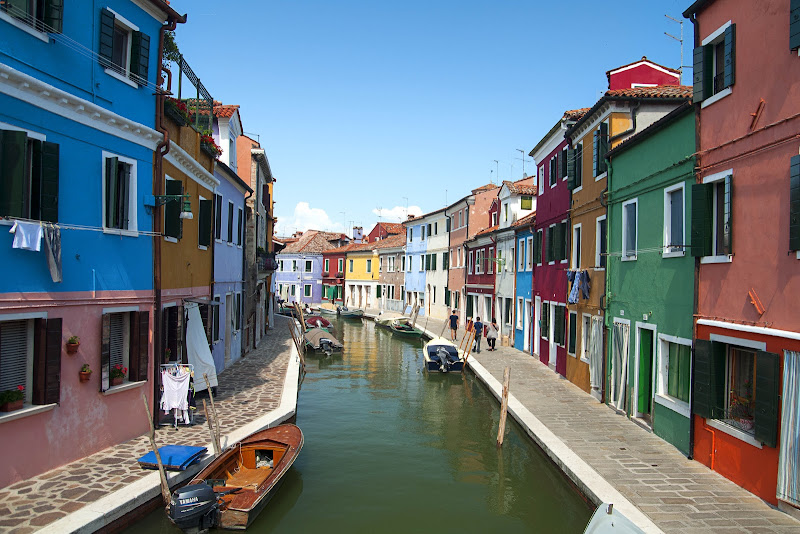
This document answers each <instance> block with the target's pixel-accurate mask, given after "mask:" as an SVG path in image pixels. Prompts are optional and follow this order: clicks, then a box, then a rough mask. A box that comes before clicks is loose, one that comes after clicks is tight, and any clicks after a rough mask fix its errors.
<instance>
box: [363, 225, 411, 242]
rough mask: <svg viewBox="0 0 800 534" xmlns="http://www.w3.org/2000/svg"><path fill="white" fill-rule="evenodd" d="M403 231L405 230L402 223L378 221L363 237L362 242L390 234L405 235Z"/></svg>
mask: <svg viewBox="0 0 800 534" xmlns="http://www.w3.org/2000/svg"><path fill="white" fill-rule="evenodd" d="M405 233H406V230H405V226H403V223H388V222H379V223H377V224H376V225H375V226H374V227H373V228H372V230H371V231H370V233H369V234H367V236H366V237H365V238H364V243H374V242H375V241H380V240H382V239H386V238H387V237H389V236H392V235H401V234H402V235H405Z"/></svg>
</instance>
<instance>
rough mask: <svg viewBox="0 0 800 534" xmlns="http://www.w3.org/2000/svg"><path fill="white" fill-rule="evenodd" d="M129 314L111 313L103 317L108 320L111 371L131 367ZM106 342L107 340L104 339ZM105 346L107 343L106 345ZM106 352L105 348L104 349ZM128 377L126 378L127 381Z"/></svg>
mask: <svg viewBox="0 0 800 534" xmlns="http://www.w3.org/2000/svg"><path fill="white" fill-rule="evenodd" d="M128 315H129V314H127V313H109V314H106V315H104V316H103V319H104V320H105V319H106V318H108V326H109V330H108V338H107V340H108V357H109V360H108V361H109V365H110V367H109V370H111V369H116V368H117V366H120V367H122V368H124V369H127V368H128V367H130V355H129V350H128V349H129V343H130V337H131V332H130V321H129V318H128ZM104 341H105V339H104ZM104 345H105V343H104ZM103 351H105V346H104V347H103ZM127 378H128V377H127V376H126V377H125V379H127Z"/></svg>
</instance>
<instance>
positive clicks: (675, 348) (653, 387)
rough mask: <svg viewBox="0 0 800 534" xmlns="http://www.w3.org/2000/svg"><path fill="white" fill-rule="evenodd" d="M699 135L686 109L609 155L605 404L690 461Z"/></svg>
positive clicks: (690, 109) (688, 105)
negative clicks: (693, 249) (693, 218)
mask: <svg viewBox="0 0 800 534" xmlns="http://www.w3.org/2000/svg"><path fill="white" fill-rule="evenodd" d="M641 119H644V117H641V118H640V120H641ZM694 132H695V119H694V108H693V107H692V105H691V103H686V104H683V105H681V106H680V107H678V108H676V109H675V110H674V111H672V112H671V113H669V114H668V115H666V116H664V117H663V118H661V119H660V120H658V121H657V122H655V123H653V124H652V125H650V126H649V127H648V128H647V129H645V130H643V131H642V132H641V133H639V134H637V135H636V136H634V137H632V138H630V139H628V140H627V141H625V142H624V143H621V144H620V145H617V146H616V147H615V148H614V149H613V150H611V151H610V152H609V153H608V155H607V158H608V160H609V165H608V248H607V250H608V251H609V252H608V261H607V269H606V328H608V329H609V333H610V335H609V337H608V339H609V344H608V355H607V358H608V363H607V365H606V369H607V376H606V384H607V385H608V386H607V388H606V401H607V402H608V404H609V405H611V406H612V407H614V408H616V409H617V410H618V411H620V412H624V413H625V414H626V415H628V417H630V418H631V419H633V420H635V421H636V422H638V423H640V424H641V425H643V426H645V427H647V428H650V429H652V431H653V432H655V433H656V435H658V436H660V437H661V438H663V439H665V440H666V441H668V442H670V443H672V444H673V445H675V447H677V448H678V449H679V450H680V451H681V452H683V453H684V454H686V455H687V456H688V455H689V454H690V452H691V451H690V450H689V446H690V444H689V428H690V420H691V419H690V412H689V394H690V390H691V387H690V385H691V384H690V377H691V353H692V325H693V310H694V267H695V265H694V257H693V256H692V255H691V250H690V249H689V247H688V245H689V235H690V226H691V225H690V224H689V221H691V216H690V214H691V209H692V206H691V198H690V197H691V191H692V184H693V183H694V182H695V178H694V165H695V158H694V156H693V153H694V151H695V135H694Z"/></svg>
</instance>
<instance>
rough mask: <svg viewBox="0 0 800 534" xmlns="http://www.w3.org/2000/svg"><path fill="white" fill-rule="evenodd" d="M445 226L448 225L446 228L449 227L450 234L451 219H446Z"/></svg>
mask: <svg viewBox="0 0 800 534" xmlns="http://www.w3.org/2000/svg"><path fill="white" fill-rule="evenodd" d="M445 224H446V227H447V231H448V232H449V231H450V217H448V218H447V219H445Z"/></svg>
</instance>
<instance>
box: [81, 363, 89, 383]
mask: <svg viewBox="0 0 800 534" xmlns="http://www.w3.org/2000/svg"><path fill="white" fill-rule="evenodd" d="M78 377H79V378H80V379H81V382H88V381H89V379H90V378H91V377H92V370H91V368H90V367H89V364H88V363H84V364H83V365H82V366H81V370H80V371H78Z"/></svg>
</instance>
